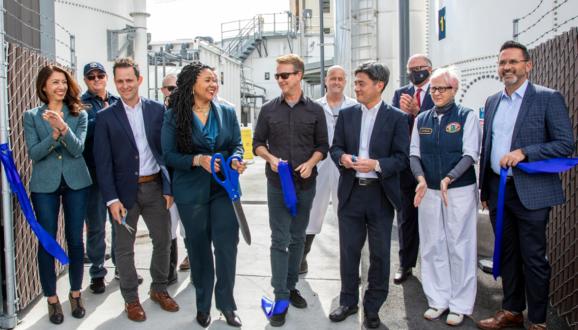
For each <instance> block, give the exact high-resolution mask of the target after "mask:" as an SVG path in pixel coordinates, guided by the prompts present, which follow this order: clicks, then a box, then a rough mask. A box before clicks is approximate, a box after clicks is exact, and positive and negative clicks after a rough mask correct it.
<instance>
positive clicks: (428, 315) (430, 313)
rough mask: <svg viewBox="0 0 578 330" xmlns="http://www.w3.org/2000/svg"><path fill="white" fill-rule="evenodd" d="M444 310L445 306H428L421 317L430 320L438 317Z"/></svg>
mask: <svg viewBox="0 0 578 330" xmlns="http://www.w3.org/2000/svg"><path fill="white" fill-rule="evenodd" d="M446 310H447V308H440V309H438V308H433V307H430V308H428V310H427V311H425V313H424V314H423V317H424V318H425V319H426V320H430V321H431V320H435V319H437V318H439V317H440V316H442V314H443V313H445V311H446Z"/></svg>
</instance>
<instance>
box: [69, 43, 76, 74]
mask: <svg viewBox="0 0 578 330" xmlns="http://www.w3.org/2000/svg"><path fill="white" fill-rule="evenodd" d="M70 68H71V69H72V71H73V72H74V74H76V38H75V37H74V35H72V34H71V35H70Z"/></svg>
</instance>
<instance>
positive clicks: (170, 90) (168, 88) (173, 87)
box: [163, 86, 177, 93]
mask: <svg viewBox="0 0 578 330" xmlns="http://www.w3.org/2000/svg"><path fill="white" fill-rule="evenodd" d="M163 88H166V89H167V90H168V91H169V93H172V92H173V91H174V90H175V88H177V86H163Z"/></svg>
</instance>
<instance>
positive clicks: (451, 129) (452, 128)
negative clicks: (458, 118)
mask: <svg viewBox="0 0 578 330" xmlns="http://www.w3.org/2000/svg"><path fill="white" fill-rule="evenodd" d="M461 130H462V125H460V123H458V122H452V123H449V124H448V125H447V126H446V133H457V132H459V131H461Z"/></svg>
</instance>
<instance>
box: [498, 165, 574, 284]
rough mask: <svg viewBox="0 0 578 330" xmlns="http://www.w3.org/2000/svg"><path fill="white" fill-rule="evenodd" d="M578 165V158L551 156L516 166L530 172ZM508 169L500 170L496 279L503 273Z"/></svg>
mask: <svg viewBox="0 0 578 330" xmlns="http://www.w3.org/2000/svg"><path fill="white" fill-rule="evenodd" d="M576 165H578V158H551V159H546V160H540V161H536V162H529V163H519V164H518V165H517V166H516V167H517V168H519V169H521V170H522V171H524V172H526V173H528V174H544V173H550V174H553V173H562V172H566V171H568V170H570V169H572V168H573V167H574V166H576ZM507 175H508V169H505V168H502V169H501V170H500V187H499V188H500V189H499V190H498V210H497V211H498V214H497V215H496V239H495V241H494V257H493V265H492V274H493V275H494V279H497V278H498V277H500V274H501V264H500V262H501V252H502V239H503V237H502V236H503V231H504V201H505V197H506V196H505V193H506V191H505V190H506V178H507Z"/></svg>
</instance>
